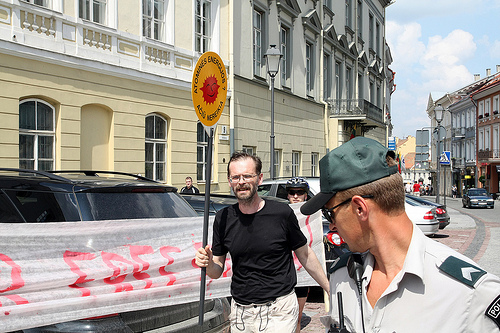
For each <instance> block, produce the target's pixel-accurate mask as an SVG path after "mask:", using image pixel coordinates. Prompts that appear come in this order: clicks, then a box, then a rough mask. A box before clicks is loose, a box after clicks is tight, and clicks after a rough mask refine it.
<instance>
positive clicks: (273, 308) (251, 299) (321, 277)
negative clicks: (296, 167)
mask: <svg viewBox="0 0 500 333" xmlns="http://www.w3.org/2000/svg"><path fill="white" fill-rule="evenodd" d="M261 169H262V162H261V161H260V159H259V158H258V157H257V156H254V155H249V154H247V153H243V152H236V153H234V154H233V155H232V156H231V159H230V161H229V163H228V170H227V171H228V180H229V185H230V186H231V188H232V190H233V192H234V194H235V196H236V198H237V199H238V203H237V204H234V205H232V206H229V207H226V208H224V209H222V210H221V211H219V212H218V213H217V215H216V217H215V222H214V227H213V241H212V248H210V246H208V245H207V246H206V247H205V248H200V249H198V252H197V254H196V257H195V259H196V264H197V265H198V266H199V267H206V272H207V275H208V276H209V277H211V278H213V279H217V278H219V277H220V276H221V274H222V272H223V270H224V263H225V260H226V256H227V254H228V253H230V255H231V259H232V262H233V266H232V270H233V277H232V280H231V295H232V296H233V302H232V305H231V315H230V320H231V332H278V331H285V332H294V331H295V328H296V326H297V319H298V312H299V311H298V310H299V308H298V303H297V297H296V296H295V292H294V287H295V285H296V283H297V274H296V271H295V266H294V263H293V256H292V251H294V252H295V254H296V255H297V258H298V259H299V261H300V263H301V264H302V266H304V268H305V269H306V270H307V272H308V273H309V274H310V275H311V277H313V278H314V279H315V280H316V282H318V283H319V285H320V286H321V287H323V288H324V289H325V290H326V291H327V292H329V284H328V279H327V278H326V275H325V273H324V271H323V268H322V265H321V264H320V263H319V261H318V259H317V257H316V255H315V254H314V252H313V251H312V249H311V248H310V247H309V246H307V239H306V237H305V236H304V234H303V233H302V232H301V231H300V228H299V224H298V221H297V217H296V216H295V213H294V212H293V210H292V209H291V208H290V207H289V206H288V205H286V204H283V203H279V202H276V201H271V200H263V199H262V198H260V197H259V196H258V194H257V187H258V185H260V184H261V183H262V178H263V175H262V173H261Z"/></svg>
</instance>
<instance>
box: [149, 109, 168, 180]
mask: <svg viewBox="0 0 500 333" xmlns="http://www.w3.org/2000/svg"><path fill="white" fill-rule="evenodd" d="M150 117H152V118H153V133H152V134H153V136H152V137H148V129H147V119H148V118H150ZM158 121H161V122H164V125H165V128H164V135H163V136H162V137H159V136H157V133H156V130H157V126H156V125H157V122H158ZM167 133H168V121H167V119H165V118H164V117H162V116H161V115H159V114H156V113H152V114H149V115H147V116H146V122H145V133H144V137H145V146H147V145H148V144H150V145H152V146H153V149H152V153H153V154H152V155H153V156H152V160H151V161H148V160H147V157H148V156H147V149H146V148H145V159H146V160H145V173H146V177H149V178H152V179H153V180H157V181H166V175H167V137H168V134H167ZM162 146H163V149H162V148H161V147H162ZM160 152H162V155H163V161H162V160H160V159H159V157H160V156H161V155H160V156H159V153H160ZM148 164H151V165H152V169H151V170H152V174H149V173H148V172H147V170H148V168H147V165H148ZM160 166H163V172H162V173H160V172H159V169H158V168H159V167H160Z"/></svg>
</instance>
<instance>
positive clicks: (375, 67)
mask: <svg viewBox="0 0 500 333" xmlns="http://www.w3.org/2000/svg"><path fill="white" fill-rule="evenodd" d="M368 68H369V69H370V70H371V71H373V72H375V73H380V68H379V66H378V62H377V60H372V62H371V63H370V65H369V66H368Z"/></svg>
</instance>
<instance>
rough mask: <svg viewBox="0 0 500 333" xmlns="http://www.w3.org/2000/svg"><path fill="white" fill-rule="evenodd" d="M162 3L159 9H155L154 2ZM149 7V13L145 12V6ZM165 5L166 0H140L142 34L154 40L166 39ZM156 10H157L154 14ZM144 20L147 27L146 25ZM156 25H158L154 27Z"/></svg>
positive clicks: (166, 3) (166, 4)
mask: <svg viewBox="0 0 500 333" xmlns="http://www.w3.org/2000/svg"><path fill="white" fill-rule="evenodd" d="M156 3H162V4H163V6H162V8H160V10H156V8H155V4H156ZM146 6H147V7H148V8H151V13H145V12H144V8H145V7H146ZM167 7H168V0H142V35H143V36H144V37H147V38H151V39H154V40H159V41H165V40H166V27H167V15H166V14H167ZM156 12H158V13H157V14H156ZM146 22H147V23H148V25H149V28H148V29H147V27H146ZM156 26H159V28H158V29H156Z"/></svg>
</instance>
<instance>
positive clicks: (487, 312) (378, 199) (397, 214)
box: [300, 137, 500, 333]
mask: <svg viewBox="0 0 500 333" xmlns="http://www.w3.org/2000/svg"><path fill="white" fill-rule="evenodd" d="M319 168H320V187H321V191H320V192H319V193H317V194H316V195H315V196H314V197H312V198H311V199H309V200H308V201H306V202H305V203H304V204H303V205H302V206H301V207H300V211H301V212H302V213H303V214H305V215H310V214H313V213H314V212H316V211H317V210H319V209H322V210H323V212H324V215H326V217H327V219H328V220H329V222H330V229H332V228H337V230H338V232H339V234H340V236H341V237H342V238H343V239H344V240H345V241H346V242H347V244H349V248H350V250H351V251H352V253H350V254H346V255H345V256H344V258H342V257H341V258H340V260H339V261H338V262H337V263H336V264H335V265H334V266H333V267H332V268H331V269H330V270H329V272H330V291H331V293H330V305H331V307H330V311H329V316H328V317H326V318H324V319H323V320H322V322H323V323H324V324H326V326H327V328H330V327H333V330H332V331H334V332H358V333H361V332H398V333H399V332H461V333H475V332H488V333H493V332H499V331H500V315H499V313H500V311H499V309H500V278H498V277H497V276H495V275H493V274H490V273H487V272H486V271H484V270H483V269H481V268H480V267H479V266H478V265H477V264H476V263H474V261H472V260H471V259H469V258H467V257H466V256H464V255H462V254H460V253H458V252H456V251H455V250H453V249H451V248H449V247H447V246H446V245H443V244H441V243H438V242H436V241H434V240H433V239H431V238H429V237H426V236H425V235H424V234H423V233H422V231H421V230H420V229H419V228H418V227H416V226H415V224H413V222H412V221H411V220H410V219H409V217H408V215H406V211H405V194H404V186H403V179H402V177H401V175H400V174H399V173H398V167H397V165H396V162H395V161H394V159H392V158H390V157H389V156H387V148H386V147H384V146H383V145H381V144H380V143H379V142H377V141H375V140H372V139H368V138H365V137H356V138H354V139H352V140H350V141H348V142H346V143H344V144H343V145H341V146H340V147H337V148H335V149H333V150H332V151H330V152H329V153H328V154H327V155H325V157H323V158H322V159H321V160H320V162H319ZM340 300H342V301H340ZM339 304H342V309H343V311H340V306H339ZM437 304H439V306H437ZM450 309H453V310H452V311H450ZM416 313H418V314H419V315H415V314H416ZM341 323H344V324H345V326H346V327H345V328H343V329H342V330H338V327H339V325H340V324H341ZM330 325H331V326H330ZM335 326H336V327H335ZM346 330H347V331H346Z"/></svg>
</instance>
